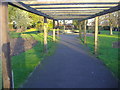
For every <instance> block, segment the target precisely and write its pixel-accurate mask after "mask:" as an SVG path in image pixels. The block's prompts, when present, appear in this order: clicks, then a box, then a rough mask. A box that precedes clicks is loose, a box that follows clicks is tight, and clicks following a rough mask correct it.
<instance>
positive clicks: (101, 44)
mask: <svg viewBox="0 0 120 90" xmlns="http://www.w3.org/2000/svg"><path fill="white" fill-rule="evenodd" d="M101 33H102V34H99V35H98V56H97V57H98V58H100V59H101V60H102V61H103V62H104V63H105V65H106V66H107V67H108V68H109V69H110V70H111V71H112V72H113V74H114V75H115V76H117V77H118V78H119V79H120V72H118V71H120V68H118V65H120V60H119V52H118V50H120V48H113V43H114V42H117V41H118V40H120V38H119V37H118V32H114V33H115V35H109V31H102V32H101ZM87 46H88V48H89V49H90V51H91V52H92V53H93V52H94V37H93V36H87Z"/></svg>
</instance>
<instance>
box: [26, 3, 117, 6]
mask: <svg viewBox="0 0 120 90" xmlns="http://www.w3.org/2000/svg"><path fill="white" fill-rule="evenodd" d="M81 4H83V5H86V4H87V5H88V4H118V2H103V3H100V2H98V3H95V2H94V3H42V4H27V5H28V6H43V5H81Z"/></svg>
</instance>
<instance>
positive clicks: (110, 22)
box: [109, 13, 113, 35]
mask: <svg viewBox="0 0 120 90" xmlns="http://www.w3.org/2000/svg"><path fill="white" fill-rule="evenodd" d="M111 18H112V17H111V15H110V13H109V25H110V35H113V32H112V29H113V25H112V20H111Z"/></svg>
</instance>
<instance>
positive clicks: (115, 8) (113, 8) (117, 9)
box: [81, 4, 120, 21]
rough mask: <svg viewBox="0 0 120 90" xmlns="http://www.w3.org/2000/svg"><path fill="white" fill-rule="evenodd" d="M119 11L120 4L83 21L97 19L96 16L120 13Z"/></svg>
mask: <svg viewBox="0 0 120 90" xmlns="http://www.w3.org/2000/svg"><path fill="white" fill-rule="evenodd" d="M119 10H120V4H119V5H118V6H115V7H112V8H110V9H108V10H104V11H102V12H99V13H96V14H94V15H92V16H91V17H88V18H84V19H82V20H81V21H83V20H87V19H91V18H95V17H96V16H101V15H105V14H108V13H112V12H115V11H119Z"/></svg>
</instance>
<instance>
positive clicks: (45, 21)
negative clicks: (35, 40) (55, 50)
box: [44, 17, 48, 53]
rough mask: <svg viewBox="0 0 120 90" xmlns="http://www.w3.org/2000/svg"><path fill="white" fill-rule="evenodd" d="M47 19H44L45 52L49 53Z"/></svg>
mask: <svg viewBox="0 0 120 90" xmlns="http://www.w3.org/2000/svg"><path fill="white" fill-rule="evenodd" d="M47 27H48V26H47V18H46V17H44V52H45V53H47V52H48V51H47Z"/></svg>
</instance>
